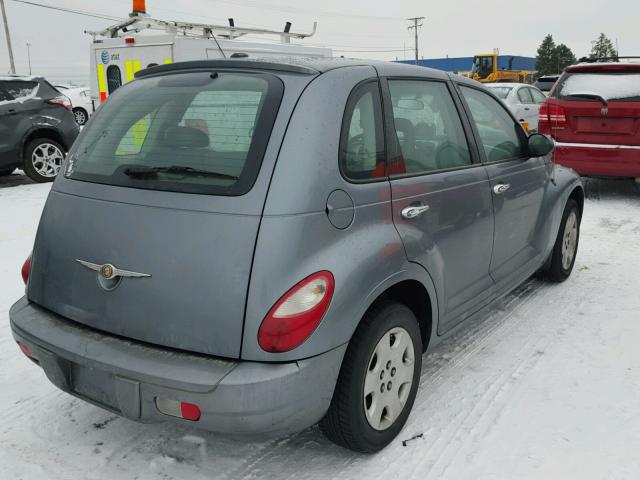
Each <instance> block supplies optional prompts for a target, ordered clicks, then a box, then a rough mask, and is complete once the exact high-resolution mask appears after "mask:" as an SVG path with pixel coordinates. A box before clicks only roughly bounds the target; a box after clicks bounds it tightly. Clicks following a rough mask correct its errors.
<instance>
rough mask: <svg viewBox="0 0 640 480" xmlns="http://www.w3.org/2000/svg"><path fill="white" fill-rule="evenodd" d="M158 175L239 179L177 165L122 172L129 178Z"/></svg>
mask: <svg viewBox="0 0 640 480" xmlns="http://www.w3.org/2000/svg"><path fill="white" fill-rule="evenodd" d="M158 173H174V174H177V175H191V176H194V177H214V178H222V179H225V180H238V179H239V178H238V177H236V176H235V175H228V174H226V173H220V172H212V171H210V170H200V169H197V168H193V167H182V166H179V165H172V166H170V167H128V168H126V169H125V170H124V174H125V175H128V176H130V177H149V176H154V175H157V174H158Z"/></svg>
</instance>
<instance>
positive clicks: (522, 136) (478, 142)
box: [453, 81, 531, 165]
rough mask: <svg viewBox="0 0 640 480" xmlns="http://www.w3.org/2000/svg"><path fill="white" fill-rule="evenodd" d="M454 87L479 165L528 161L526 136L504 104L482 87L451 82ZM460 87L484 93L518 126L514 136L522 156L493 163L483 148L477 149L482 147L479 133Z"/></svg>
mask: <svg viewBox="0 0 640 480" xmlns="http://www.w3.org/2000/svg"><path fill="white" fill-rule="evenodd" d="M453 83H454V85H455V87H456V91H457V92H458V95H459V96H460V101H461V102H462V105H463V107H464V109H465V112H466V114H467V117H468V119H469V123H470V124H471V129H472V130H473V135H474V137H475V138H476V145H477V146H478V154H479V155H480V158H481V163H482V165H496V164H499V163H505V162H513V161H524V160H528V159H529V158H531V157H529V154H528V152H527V144H528V141H527V138H528V137H527V135H526V133H525V132H524V130H523V128H522V126H521V125H520V122H518V121H517V120H516V117H515V116H514V115H513V113H512V112H511V111H510V110H509V109H508V108H507V106H506V105H505V104H504V102H502V100H500V99H499V98H498V97H497V96H496V95H494V94H493V93H491V92H490V91H489V90H488V89H484V88H482V87H477V86H476V85H469V84H467V83H464V82H459V81H456V82H453ZM462 87H466V88H469V89H471V90H476V91H478V92H480V93H484V94H485V95H489V96H490V97H492V98H493V99H494V100H495V101H496V103H497V104H498V105H499V106H500V107H501V108H502V109H503V110H504V111H505V112H507V115H509V117H511V120H513V122H514V124H515V125H517V126H519V128H517V129H516V135H518V137H519V138H520V141H521V142H522V145H523V147H524V149H523V154H522V156H520V157H513V158H505V159H502V160H495V161H492V162H490V161H488V159H487V156H486V153H485V151H484V148H479V147H480V146H481V145H482V137H480V132H478V129H477V127H476V125H475V122H474V121H473V115H472V114H471V109H470V108H469V105H468V103H467V100H466V99H465V98H464V94H463V93H462Z"/></svg>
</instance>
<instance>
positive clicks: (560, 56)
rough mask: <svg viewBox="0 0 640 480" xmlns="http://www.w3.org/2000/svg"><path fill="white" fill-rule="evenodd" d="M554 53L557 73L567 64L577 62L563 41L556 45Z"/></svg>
mask: <svg viewBox="0 0 640 480" xmlns="http://www.w3.org/2000/svg"><path fill="white" fill-rule="evenodd" d="M554 55H555V58H556V62H557V73H560V72H562V71H563V70H564V69H565V68H567V67H568V66H569V65H574V64H575V63H577V62H578V60H577V59H576V56H575V55H574V54H573V52H572V51H571V49H570V48H569V47H567V46H566V45H565V44H564V43H561V44H560V45H558V46H557V47H556V49H555V52H554Z"/></svg>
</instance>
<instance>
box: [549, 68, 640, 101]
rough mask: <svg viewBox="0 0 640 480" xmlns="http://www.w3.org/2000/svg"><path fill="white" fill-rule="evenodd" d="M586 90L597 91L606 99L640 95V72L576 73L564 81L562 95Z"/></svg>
mask: <svg viewBox="0 0 640 480" xmlns="http://www.w3.org/2000/svg"><path fill="white" fill-rule="evenodd" d="M586 92H589V93H596V94H598V95H600V96H601V97H603V98H604V99H605V100H616V99H624V98H633V97H640V74H639V73H625V74H619V73H617V74H609V73H575V74H573V75H571V76H569V78H567V80H566V81H565V82H564V84H563V86H562V90H561V91H560V96H561V97H565V96H569V95H574V94H581V93H582V94H584V93H586Z"/></svg>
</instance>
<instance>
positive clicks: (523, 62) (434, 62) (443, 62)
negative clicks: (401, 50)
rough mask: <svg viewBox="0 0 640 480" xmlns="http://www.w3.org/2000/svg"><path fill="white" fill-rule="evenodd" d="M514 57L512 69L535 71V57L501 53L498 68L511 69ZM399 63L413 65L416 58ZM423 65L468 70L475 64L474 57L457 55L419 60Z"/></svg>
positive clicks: (447, 69) (454, 70)
mask: <svg viewBox="0 0 640 480" xmlns="http://www.w3.org/2000/svg"><path fill="white" fill-rule="evenodd" d="M511 59H513V62H512V65H511V70H529V71H535V69H536V59H535V58H533V57H521V56H517V55H500V56H498V68H499V69H500V70H508V69H509V61H510V60H511ZM398 63H407V64H410V65H413V64H414V63H415V61H414V60H399V61H398ZM418 65H420V66H421V67H429V68H435V69H436V70H444V71H445V72H468V71H469V70H471V67H472V66H473V57H456V58H425V59H423V60H418Z"/></svg>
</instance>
